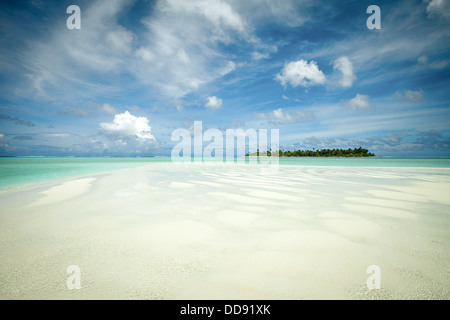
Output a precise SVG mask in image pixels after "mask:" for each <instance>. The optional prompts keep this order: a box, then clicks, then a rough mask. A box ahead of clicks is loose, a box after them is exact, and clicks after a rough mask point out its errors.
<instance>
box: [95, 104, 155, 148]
mask: <svg viewBox="0 0 450 320" xmlns="http://www.w3.org/2000/svg"><path fill="white" fill-rule="evenodd" d="M148 122H149V121H148V119H147V118H146V117H136V116H133V115H132V114H130V113H129V112H128V111H125V112H124V113H121V114H116V115H115V117H114V120H113V121H112V122H102V123H100V128H101V132H102V133H103V134H105V135H107V136H110V137H113V138H114V139H115V141H116V142H120V143H123V142H125V143H126V141H127V140H138V141H141V142H144V141H146V142H149V141H155V137H154V136H153V135H152V134H151V127H150V126H149V125H148Z"/></svg>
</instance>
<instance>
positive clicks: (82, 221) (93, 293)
mask: <svg viewBox="0 0 450 320" xmlns="http://www.w3.org/2000/svg"><path fill="white" fill-rule="evenodd" d="M449 195H450V169H449V168H421V167H396V168H394V167H372V166H368V167H359V166H348V167H345V166H300V165H280V166H279V167H278V168H277V170H276V172H273V173H272V174H267V173H264V172H263V171H261V166H260V165H257V164H221V163H216V164H214V163H200V164H194V163H192V164H186V163H184V164H183V163H170V162H167V163H165V162H161V163H152V164H148V165H142V166H138V167H134V168H126V169H118V170H112V171H106V172H100V173H89V174H83V175H78V176H72V177H69V178H62V179H57V180H51V181H45V182H39V183H36V184H33V185H30V186H26V187H22V188H20V189H19V188H15V189H12V190H7V191H4V192H1V193H0V207H1V214H0V256H1V259H0V298H1V299H151V300H155V299H168V300H172V299H257V300H264V299H295V300H300V299H450V255H449V254H448V253H449V252H450V234H449V232H448V231H449V227H450V197H449ZM73 265H75V266H78V267H79V269H80V270H81V288H80V289H75V290H69V289H68V286H67V279H68V278H69V276H70V274H68V273H67V272H66V271H67V268H68V267H69V266H73ZM370 266H378V267H379V270H380V275H381V278H380V285H381V287H380V289H372V290H369V289H368V286H367V283H366V281H367V279H368V278H369V277H370V274H369V273H367V269H368V267H370Z"/></svg>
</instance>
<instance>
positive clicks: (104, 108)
mask: <svg viewBox="0 0 450 320" xmlns="http://www.w3.org/2000/svg"><path fill="white" fill-rule="evenodd" d="M98 110H99V111H101V112H104V113H107V114H118V113H119V110H118V109H117V108H114V107H113V106H112V105H110V104H108V103H104V104H103V105H101V106H99V107H98Z"/></svg>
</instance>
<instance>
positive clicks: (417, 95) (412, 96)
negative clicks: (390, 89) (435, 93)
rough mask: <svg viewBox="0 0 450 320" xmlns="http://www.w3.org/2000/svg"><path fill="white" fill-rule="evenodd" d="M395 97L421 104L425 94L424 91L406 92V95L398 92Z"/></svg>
mask: <svg viewBox="0 0 450 320" xmlns="http://www.w3.org/2000/svg"><path fill="white" fill-rule="evenodd" d="M395 95H396V96H397V97H399V98H400V99H403V100H408V101H411V102H420V101H422V100H423V97H424V93H423V91H422V90H419V91H412V90H406V91H405V92H404V93H401V92H399V91H397V92H396V93H395Z"/></svg>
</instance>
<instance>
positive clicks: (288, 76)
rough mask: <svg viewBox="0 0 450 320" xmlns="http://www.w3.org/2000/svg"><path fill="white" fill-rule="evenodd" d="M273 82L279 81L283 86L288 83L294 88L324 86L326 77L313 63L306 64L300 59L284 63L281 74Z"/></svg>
mask: <svg viewBox="0 0 450 320" xmlns="http://www.w3.org/2000/svg"><path fill="white" fill-rule="evenodd" d="M275 80H277V81H279V82H280V83H281V84H282V85H283V86H285V85H286V84H287V83H289V84H290V85H291V86H293V87H294V88H295V87H298V86H303V87H308V86H314V85H318V84H324V83H325V81H326V77H325V75H324V74H323V72H322V71H320V70H319V67H318V66H317V63H316V62H315V61H311V62H309V63H308V62H307V61H306V60H303V59H301V60H298V61H292V62H288V63H286V64H285V65H284V68H283V70H281V73H279V74H277V75H276V77H275Z"/></svg>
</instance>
